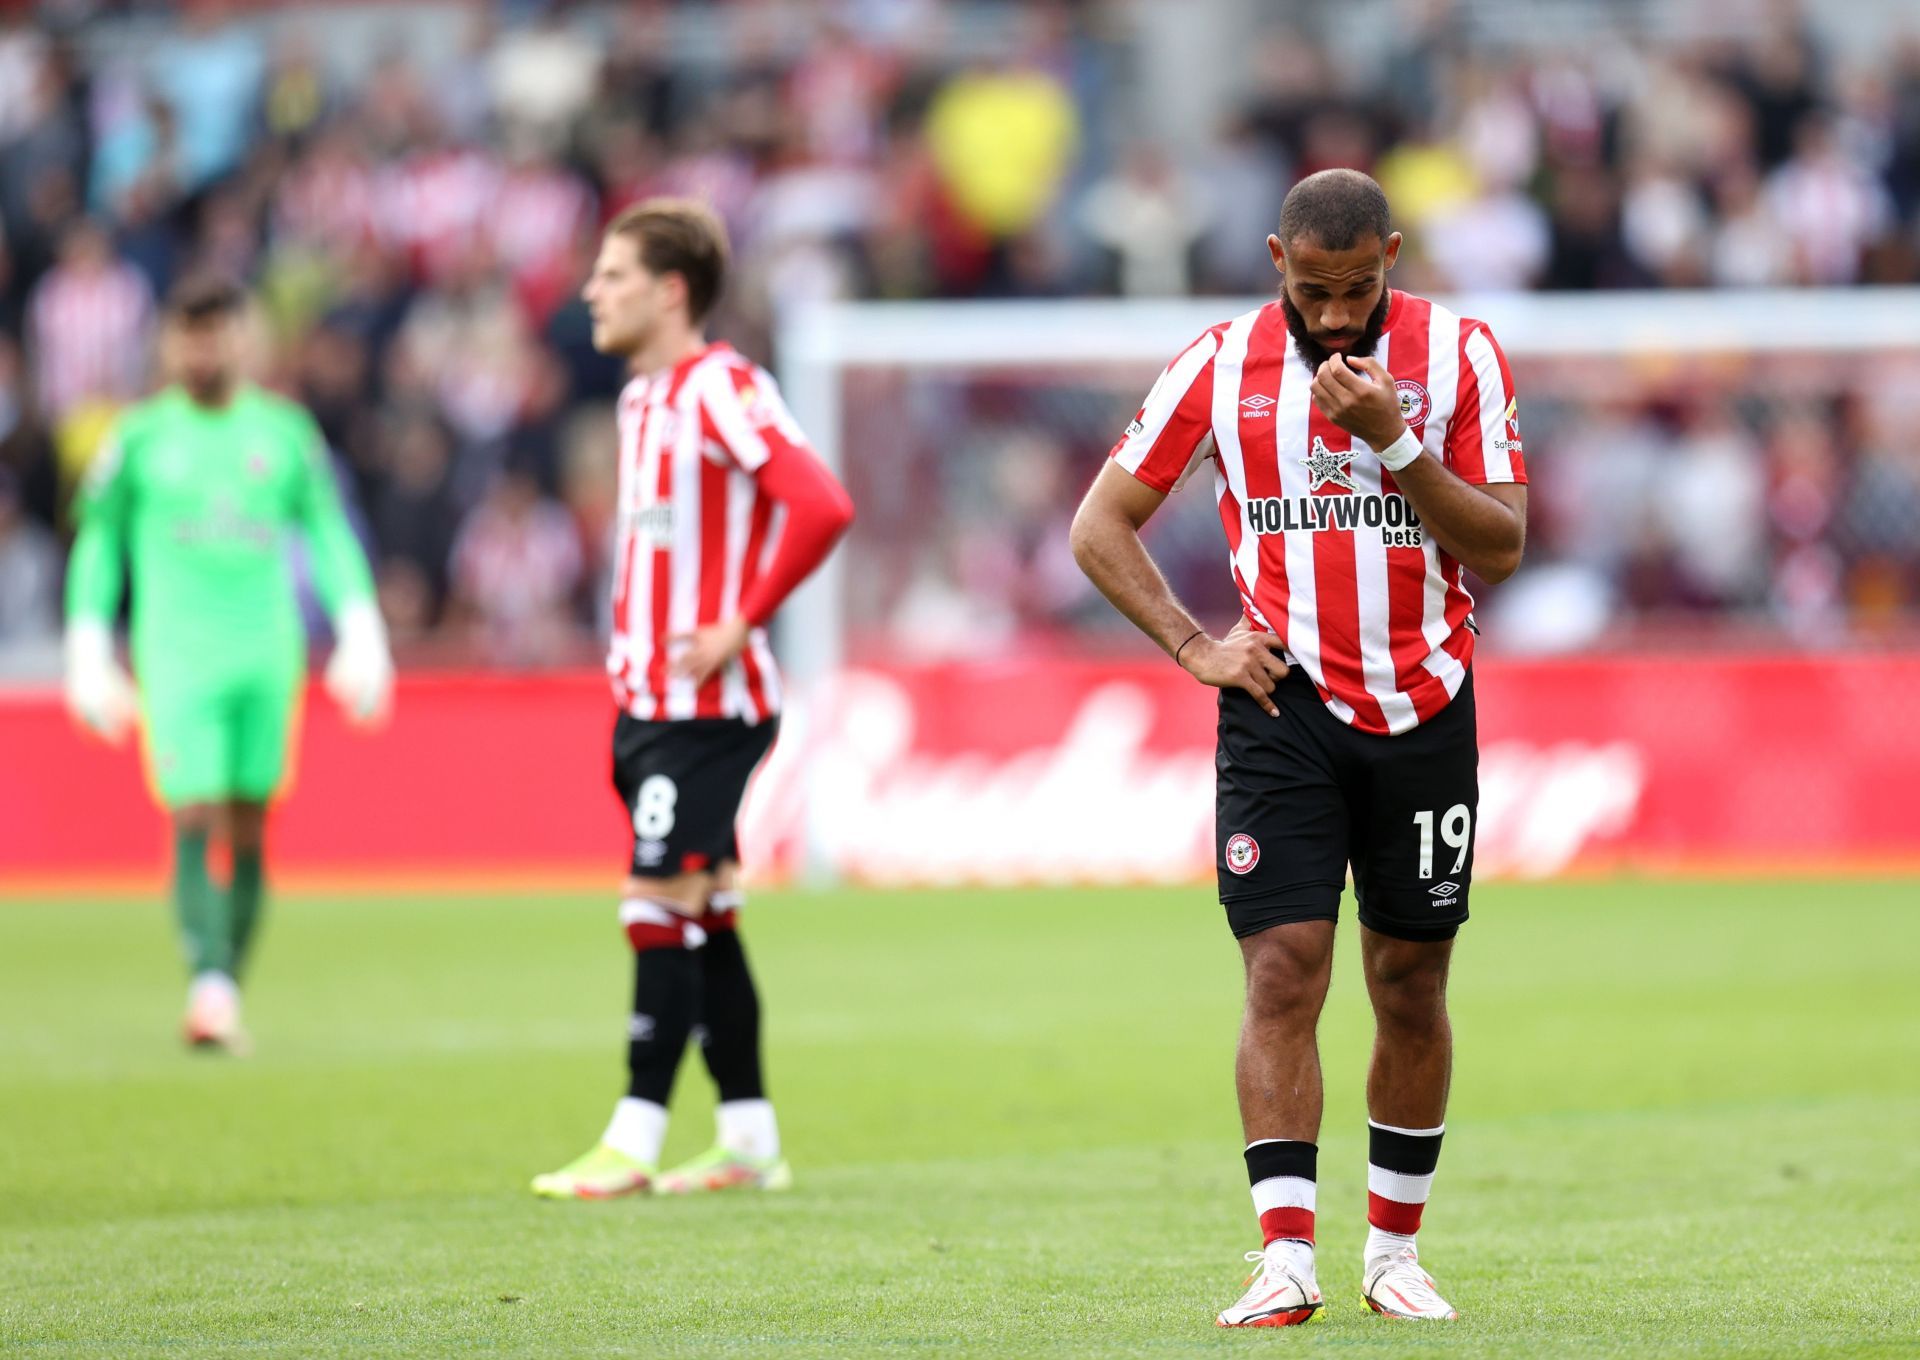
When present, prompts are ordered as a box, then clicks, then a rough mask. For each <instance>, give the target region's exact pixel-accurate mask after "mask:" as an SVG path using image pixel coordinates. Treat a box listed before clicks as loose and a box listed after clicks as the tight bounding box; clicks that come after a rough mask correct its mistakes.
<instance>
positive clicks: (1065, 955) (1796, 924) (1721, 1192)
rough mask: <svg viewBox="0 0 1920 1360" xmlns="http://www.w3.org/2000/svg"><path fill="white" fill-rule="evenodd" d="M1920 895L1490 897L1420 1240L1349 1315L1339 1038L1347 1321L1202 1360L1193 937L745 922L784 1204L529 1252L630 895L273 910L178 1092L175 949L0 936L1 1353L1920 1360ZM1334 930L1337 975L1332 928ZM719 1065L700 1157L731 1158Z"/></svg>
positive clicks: (105, 919) (604, 1225)
mask: <svg viewBox="0 0 1920 1360" xmlns="http://www.w3.org/2000/svg"><path fill="white" fill-rule="evenodd" d="M1916 896H1917V894H1916V885H1915V884H1913V883H1854V884H1845V885H1836V884H1808V883H1791V882H1765V883H1763V882H1746V883H1726V884H1699V883H1686V884H1674V883H1650V882H1637V881H1622V882H1615V883H1608V884H1588V885H1557V886H1527V887H1519V886H1492V887H1485V888H1482V889H1481V890H1480V891H1478V892H1477V893H1476V895H1475V903H1474V905H1475V920H1474V923H1473V924H1472V925H1471V926H1470V927H1469V928H1468V930H1467V932H1466V933H1465V935H1464V936H1463V939H1462V944H1461V947H1460V952H1459V954H1458V956H1457V962H1456V968H1455V984H1454V1012H1455V1021H1456V1028H1457V1033H1458V1043H1459V1060H1458V1069H1457V1075H1456V1079H1455V1087H1454V1098H1453V1108H1452V1110H1451V1111H1450V1113H1449V1120H1448V1123H1449V1132H1448V1137H1447V1147H1446V1153H1445V1155H1444V1157H1443V1158H1442V1159H1441V1165H1440V1175H1439V1179H1438V1181H1437V1183H1436V1186H1435V1196H1434V1200H1433V1203H1432V1205H1431V1207H1430V1208H1429V1210H1428V1214H1427V1225H1426V1231H1424V1232H1423V1233H1422V1239H1421V1240H1422V1243H1423V1246H1424V1247H1425V1257H1426V1259H1427V1261H1428V1263H1429V1264H1430V1265H1431V1267H1432V1268H1433V1270H1434V1272H1435V1274H1436V1275H1437V1276H1438V1277H1439V1279H1440V1281H1441V1284H1442V1286H1443V1287H1444V1289H1445V1291H1446V1293H1447V1294H1448V1296H1449V1297H1450V1298H1452V1299H1453V1301H1454V1302H1455V1303H1456V1304H1457V1305H1458V1306H1459V1307H1460V1309H1461V1310H1462V1312H1463V1313H1464V1314H1465V1317H1464V1319H1463V1320H1462V1321H1461V1322H1460V1323H1458V1324H1455V1325H1453V1326H1451V1327H1444V1328H1434V1327H1427V1328H1423V1329H1420V1330H1417V1331H1415V1330H1410V1329H1409V1328H1408V1327H1407V1326H1405V1325H1395V1324H1391V1323H1387V1322H1384V1321H1382V1320H1380V1319H1377V1318H1375V1317H1373V1316H1372V1315H1371V1314H1370V1313H1368V1312H1367V1311H1366V1309H1365V1307H1364V1305H1363V1304H1362V1303H1361V1302H1360V1299H1359V1294H1358V1285H1359V1265H1358V1260H1357V1256H1358V1252H1359V1248H1360V1242H1361V1238H1362V1235H1363V1232H1364V1201H1365V1160H1366V1142H1365V1115H1364V1111H1363V1108H1362V1103H1361V1098H1360V1096H1361V1072H1362V1064H1363V1062H1364V1057H1365V1051H1366V1044H1367V1041H1368V1022H1367V1018H1366V1014H1365V1002H1364V996H1363V993H1362V990H1361V987H1360V983H1359V977H1358V974H1357V967H1356V965H1357V963H1358V960H1357V958H1356V957H1354V953H1355V950H1354V942H1353V940H1352V938H1351V935H1350V934H1348V935H1344V936H1343V938H1342V942H1341V957H1339V958H1338V959H1337V960H1336V977H1335V982H1334V991H1333V997H1332V999H1331V1001H1330V1002H1329V1007H1328V1015H1327V1019H1326V1022H1325V1024H1324V1027H1323V1047H1324V1051H1325V1057H1326V1062H1327V1070H1328V1100H1327V1124H1326V1129H1325V1132H1324V1133H1323V1135H1322V1140H1321V1148H1322V1152H1321V1163H1320V1164H1321V1187H1320V1220H1319V1221H1320V1235H1321V1284H1322V1287H1323V1288H1324V1289H1325V1290H1326V1292H1327V1295H1328V1306H1327V1309H1326V1311H1325V1314H1324V1315H1323V1320H1322V1321H1319V1322H1317V1323H1316V1324H1314V1325H1313V1326H1311V1327H1308V1328H1305V1329H1295V1330H1290V1331H1287V1332H1220V1331H1218V1330H1216V1329H1215V1328H1214V1327H1213V1325H1212V1315H1213V1312H1214V1310H1215V1309H1217V1308H1218V1307H1220V1306H1221V1305H1223V1304H1225V1303H1227V1302H1229V1301H1231V1300H1232V1299H1233V1298H1234V1297H1235V1296H1236V1294H1237V1292H1238V1290H1237V1286H1238V1284H1239V1281H1240V1279H1241V1273H1242V1265H1241V1263H1240V1260H1239V1253H1240V1252H1241V1251H1242V1250H1243V1249H1245V1248H1247V1247H1248V1246H1251V1245H1257V1242H1256V1241H1255V1238H1254V1225H1253V1218H1252V1210H1251V1207H1250V1205H1249V1203H1248V1200H1247V1192H1246V1183H1245V1178H1244V1175H1243V1172H1242V1170H1241V1161H1240V1156H1239V1137H1238V1126H1237V1123H1236V1120H1235V1116H1234V1109H1233V1101H1232V1091H1231V1086H1230V1078H1231V1048H1232V1043H1233V1036H1234V1029H1235V1025H1236V1020H1237V1011H1238V1001H1239V998H1238V990H1239V979H1238V966H1237V957H1236V954H1235V951H1234V948H1233V944H1232V940H1231V938H1230V937H1229V935H1228V934H1227V931H1226V929H1225V926H1224V924H1223V922H1222V921H1221V919H1220V914H1219V911H1218V908H1216V907H1215V906H1213V905H1212V904H1211V902H1210V901H1209V899H1208V895H1207V893H1206V892H1204V891H1202V890H1181V891H1127V892H1110V891H1100V892H1095V891H1065V892H1011V891H1009V892H980V893H972V892H967V893H962V892H950V893H915V894H881V893H845V894H837V895H834V896H831V897H808V896H803V895H786V894H782V895H778V896H776V895H774V894H771V893H763V894H761V895H760V897H759V898H758V899H756V901H755V902H754V903H753V904H752V906H751V908H750V911H749V916H748V933H747V939H748V943H749V948H750V950H751V952H752V954H753V957H754V959H755V962H756V964H757V966H758V967H759V969H760V972H761V976H762V987H763V991H764V992H765V994H766V999H767V1006H768V1011H769V1016H770V1021H771V1031H770V1056H769V1070H770V1079H771V1083H772V1086H773V1093H774V1095H775V1097H776V1099H777V1101H778V1104H779V1109H780V1115H781V1121H782V1125H783V1131H784V1134H785V1137H786V1141H787V1146H788V1150H789V1153H790V1155H791V1157H792V1159H793V1162H794V1165H795V1170H796V1172H797V1174H798V1177H799V1184H798V1187H797V1188H796V1189H795V1190H794V1191H793V1192H792V1193H790V1194H787V1195H784V1196H763V1197H758V1198H737V1199H726V1198H715V1199H706V1200H696V1201H634V1200H628V1201H620V1202H614V1203H609V1204H598V1205H574V1204H548V1203H541V1202H537V1201H535V1200H534V1199H533V1198H532V1197H531V1196H530V1195H528V1194H527V1193H526V1189H525V1185H526V1180H527V1178H528V1177H529V1176H530V1175H531V1174H532V1173H534V1172H536V1171H540V1170H545V1169H548V1168H550V1167H552V1166H555V1165H558V1164H559V1163H561V1162H563V1161H565V1160H567V1159H568V1158H570V1157H572V1156H573V1155H574V1154H575V1153H577V1152H579V1151H581V1150H582V1149H584V1148H585V1147H586V1146H587V1145H588V1144H589V1143H590V1142H591V1141H592V1139H593V1138H594V1137H595V1135H596V1134H597V1133H598V1131H599V1129H600V1127H601V1125H602V1123H603V1122H604V1120H605V1118H606V1116H607V1113H608V1110H609V1108H610V1106H611V1102H612V1100H613V1099H614V1097H615V1095H616V1094H618V1091H619V1087H620V1082H621V1076H622V1072H621V1060H622V1042H623V1041H622V1034H623V1024H622V1018H623V1014H624V1011H625V1008H626V1003H627V987H628V981H627V973H628V967H629V964H628V959H627V955H626V951H625V949H624V947H623V944H622V941H621V938H620V935H619V933H618V930H617V928H616V927H615V925H614V923H613V908H612V898H611V895H608V896H607V897H604V898H592V899H584V898H567V899H555V900H544V901H536V900H525V899H516V900H490V901H470V900H445V899H430V898H401V899H394V900H382V901H373V900H364V899H362V900H348V901H320V900H300V899H295V900H283V901H280V902H278V903H276V904H274V906H273V907H272V908H271V912H272V914H271V915H270V917H269V919H268V923H267V926H266V929H265V939H264V941H263V944H262V947H261V950H260V956H259V962H258V967H257V971H256V975H255V976H254V978H253V979H252V984H251V987H250V996H249V1004H250V1015H249V1018H250V1022H251V1024H252V1028H253V1030H254V1034H255V1037H256V1040H257V1042H258V1049H259V1051H258V1055H257V1056H256V1057H254V1058H253V1059H251V1060H249V1061H246V1062H233V1061H228V1060H223V1059H219V1058H208V1057H196V1056H193V1055H190V1054H187V1053H185V1052H183V1051H181V1050H180V1049H179V1047H178V1046H177V1044H176V1042H175V1040H174V1037H173V1026H174V1022H175V1020H176V1010H177V1006H178V1004H179V1002H180V998H181V993H182V990H183V979H182V977H181V976H180V971H179V967H178V965H177V963H176V962H175V955H174V952H173V946H172V943H171V938H170V931H169V926H168V922H167V919H166V916H165V913H164V912H163V910H162V909H161V907H160V906H159V905H158V904H156V903H148V902H128V901H101V902H77V901H76V902H61V903H9V904H0V1352H5V1353H9V1354H12V1353H19V1354H23V1355H58V1356H77V1355H115V1356H122V1355H166V1356H201V1355H209V1356H213V1355H222V1356H224V1355H232V1356H241V1355H245V1356H257V1355H263V1354H269V1355H281V1354H285V1355H336V1354H338V1355H355V1356H429V1355H431V1356H439V1355H470V1354H474V1353H492V1354H500V1355H535V1356H549V1355H552V1356H559V1355H588V1356H592V1355H665V1356H696V1355H698V1356H708V1355H723V1356H724V1355H774V1356H790V1357H803V1356H816V1355H821V1356H825V1355H833V1356H842V1355H900V1354H907V1355H929V1356H931V1355H943V1356H944V1355H956V1356H958V1355H965V1356H976V1355H979V1356H992V1355H1047V1356H1062V1355H1086V1356H1123V1355H1144V1356H1162V1355H1183V1354H1201V1353H1206V1354H1217V1353H1246V1352H1249V1351H1260V1352H1263V1353H1267V1352H1273V1351H1277V1350H1281V1349H1285V1350H1290V1351H1293V1352H1295V1353H1301V1354H1306V1353H1313V1352H1330V1353H1341V1354H1362V1353H1364V1354H1374V1353H1378V1354H1393V1355H1448V1356H1454V1355H1457V1356H1516V1357H1519V1356H1526V1357H1533V1356H1598V1355H1647V1356H1654V1355H1659V1356H1683V1355H1697V1356H1708V1355H1713V1356H1722V1355H1725V1356H1774V1355H1822V1356H1839V1355H1884V1356H1895V1355H1899V1356H1912V1355H1914V1354H1916V1352H1917V1351H1920V1301H1917V1300H1920V1293H1916V1290H1915V1289H1914V1286H1913V1278H1914V1271H1915V1267H1916V1264H1920V1138H1916V1133H1920V985H1916V978H1915V972H1916V966H1917V964H1920V911H1916V907H1915V903H1916ZM1348 929H1349V930H1350V929H1351V927H1348ZM710 1089H711V1088H710V1087H709V1085H708V1083H707V1080H706V1077H705V1073H704V1071H702V1070H701V1068H700V1066H699V1061H698V1058H697V1057H693V1058H691V1059H690V1061H689V1065H688V1067H686V1068H684V1069H683V1071H682V1078H681V1085H680V1091H679V1097H680V1099H679V1101H678V1104H677V1106H676V1116H675V1123H674V1128H673V1133H672V1139H671V1143H670V1146H669V1154H670V1156H672V1157H677V1156H679V1155H684V1154H688V1153H692V1152H694V1151H696V1150H698V1149H699V1148H701V1147H702V1146H704V1145H705V1144H706V1142H707V1141H708V1140H709V1137H710V1134H711V1124H710V1121H709V1117H708V1112H707V1105H708V1102H709V1100H710Z"/></svg>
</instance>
